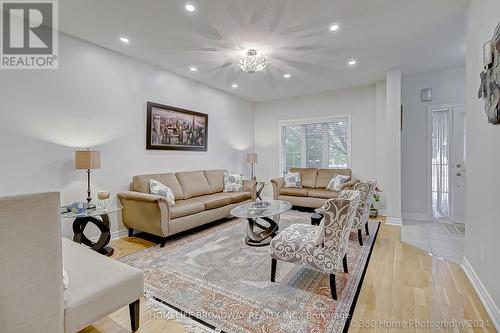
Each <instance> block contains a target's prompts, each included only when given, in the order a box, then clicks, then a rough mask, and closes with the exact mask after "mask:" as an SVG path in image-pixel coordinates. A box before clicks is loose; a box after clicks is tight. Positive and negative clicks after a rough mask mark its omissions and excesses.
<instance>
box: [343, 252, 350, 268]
mask: <svg viewBox="0 0 500 333" xmlns="http://www.w3.org/2000/svg"><path fill="white" fill-rule="evenodd" d="M342 264H344V273H349V270H348V269H347V253H346V254H345V256H344V259H342Z"/></svg>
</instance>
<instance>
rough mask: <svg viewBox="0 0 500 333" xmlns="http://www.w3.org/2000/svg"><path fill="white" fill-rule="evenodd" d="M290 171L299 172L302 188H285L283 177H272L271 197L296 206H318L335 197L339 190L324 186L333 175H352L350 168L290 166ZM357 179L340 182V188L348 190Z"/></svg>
mask: <svg viewBox="0 0 500 333" xmlns="http://www.w3.org/2000/svg"><path fill="white" fill-rule="evenodd" d="M290 172H300V175H301V181H302V188H286V187H285V184H284V180H283V177H281V178H276V179H272V180H271V183H272V185H273V198H274V199H275V200H286V201H289V202H291V203H292V205H293V206H297V207H308V208H319V207H322V206H323V205H324V204H325V202H326V200H328V199H332V198H337V197H338V195H339V192H337V191H330V190H327V189H326V187H327V186H328V183H329V182H330V179H332V177H333V176H335V175H343V176H349V177H352V173H351V169H317V168H291V169H290ZM358 182H359V180H356V179H351V180H349V181H348V182H347V183H345V184H342V186H341V190H350V189H352V188H353V187H354V185H355V184H356V183H358Z"/></svg>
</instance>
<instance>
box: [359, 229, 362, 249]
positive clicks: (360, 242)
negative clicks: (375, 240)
mask: <svg viewBox="0 0 500 333" xmlns="http://www.w3.org/2000/svg"><path fill="white" fill-rule="evenodd" d="M358 240H359V245H361V246H363V236H362V235H361V229H358Z"/></svg>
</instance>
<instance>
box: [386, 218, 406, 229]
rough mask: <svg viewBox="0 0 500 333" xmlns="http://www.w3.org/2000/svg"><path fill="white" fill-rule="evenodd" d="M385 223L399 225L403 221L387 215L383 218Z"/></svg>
mask: <svg viewBox="0 0 500 333" xmlns="http://www.w3.org/2000/svg"><path fill="white" fill-rule="evenodd" d="M385 224H390V225H395V226H398V227H401V226H403V221H402V220H401V219H400V218H396V217H389V216H387V218H386V220H385Z"/></svg>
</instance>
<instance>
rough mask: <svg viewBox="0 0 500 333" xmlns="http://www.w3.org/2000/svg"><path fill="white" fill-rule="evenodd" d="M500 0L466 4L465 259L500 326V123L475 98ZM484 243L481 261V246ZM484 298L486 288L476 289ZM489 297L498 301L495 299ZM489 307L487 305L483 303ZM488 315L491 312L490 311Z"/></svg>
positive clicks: (499, 16)
mask: <svg viewBox="0 0 500 333" xmlns="http://www.w3.org/2000/svg"><path fill="white" fill-rule="evenodd" d="M499 13H500V1H498V0H474V1H471V2H470V5H469V8H468V10H467V38H466V47H467V51H466V63H467V65H466V82H467V85H466V112H467V138H468V139H467V167H468V169H467V175H466V186H467V199H466V232H465V256H466V259H467V260H466V264H467V263H470V266H471V267H472V269H473V270H474V271H475V273H476V274H477V277H478V278H479V279H480V280H481V282H482V284H483V285H484V287H485V290H486V291H487V293H488V294H489V296H491V298H490V300H491V301H492V302H491V303H490V306H489V308H490V310H491V309H492V308H493V307H494V306H496V313H495V316H494V317H493V318H492V319H493V320H496V321H497V325H498V326H497V329H500V312H499V311H498V305H500V284H499V283H498V281H499V280H500V265H499V264H498V254H499V253H500V242H499V241H498V238H499V235H500V205H499V204H498V203H499V193H500V177H499V176H498V175H499V172H500V126H498V125H497V126H494V125H491V124H489V123H488V122H487V119H486V115H485V113H484V109H483V107H484V100H479V99H478V97H477V91H478V88H479V83H480V80H479V73H480V72H481V71H482V69H483V61H482V55H483V44H484V43H485V42H486V41H488V40H490V39H491V38H492V36H493V32H494V30H495V27H496V25H497V24H498V23H499V22H500V14H499ZM482 246H484V249H485V256H484V261H483V260H482V258H481V252H482V251H481V247H482ZM479 294H480V296H481V297H483V299H487V297H486V296H485V293H484V292H483V293H481V292H480V293H479ZM493 303H496V305H494V304H493ZM487 308H488V307H487ZM490 316H492V312H490Z"/></svg>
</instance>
